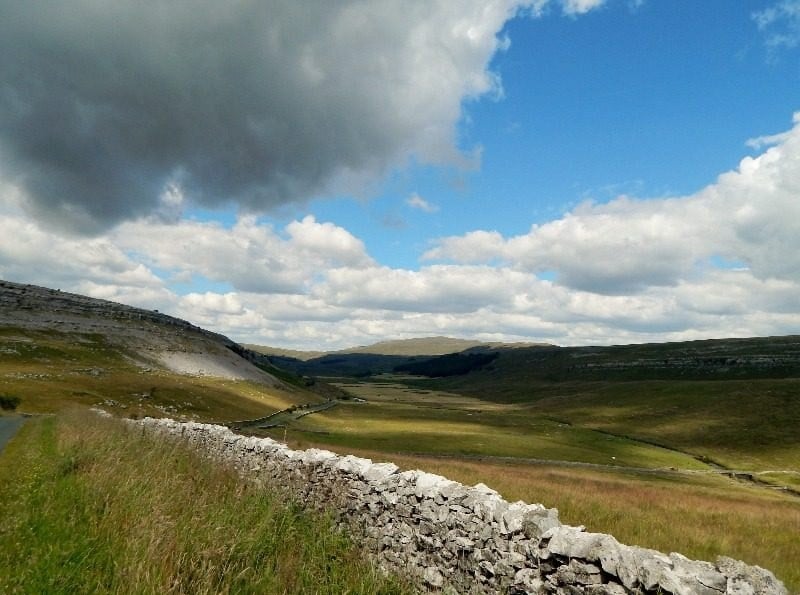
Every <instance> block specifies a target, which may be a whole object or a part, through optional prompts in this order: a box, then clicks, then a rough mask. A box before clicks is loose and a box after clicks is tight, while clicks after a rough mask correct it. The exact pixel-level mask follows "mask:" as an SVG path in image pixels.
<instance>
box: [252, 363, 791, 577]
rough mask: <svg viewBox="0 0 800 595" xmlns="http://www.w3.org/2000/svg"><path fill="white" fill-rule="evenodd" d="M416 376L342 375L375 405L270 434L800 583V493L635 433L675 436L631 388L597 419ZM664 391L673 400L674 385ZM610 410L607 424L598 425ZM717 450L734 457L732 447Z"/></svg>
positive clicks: (345, 408)
mask: <svg viewBox="0 0 800 595" xmlns="http://www.w3.org/2000/svg"><path fill="white" fill-rule="evenodd" d="M407 380H408V379H405V378H403V377H399V376H394V377H384V378H382V379H379V380H376V381H374V382H371V381H359V382H356V381H353V380H352V379H350V380H344V379H342V380H341V381H340V382H339V383H338V384H337V385H338V386H340V387H342V388H345V389H347V390H348V391H349V392H351V393H352V394H353V395H355V396H357V397H360V398H362V399H365V400H366V401H367V402H365V403H358V402H356V403H343V404H340V405H339V406H338V407H336V408H334V409H332V410H329V411H326V412H323V413H319V414H315V415H312V416H308V417H305V418H302V419H301V420H298V421H297V422H293V423H291V424H290V425H289V427H288V428H283V429H274V430H271V431H267V432H265V433H266V434H268V435H271V436H272V437H274V438H277V439H284V438H286V439H288V440H289V441H290V443H291V444H293V445H294V446H296V447H300V448H307V447H310V446H316V447H321V448H331V449H333V450H336V451H339V452H342V453H349V452H356V453H359V454H362V455H363V456H369V457H370V458H374V459H376V460H390V461H392V462H395V463H397V464H400V465H404V466H406V467H408V468H422V469H425V470H427V471H430V472H434V473H440V474H442V475H445V476H447V477H450V478H452V479H457V480H459V481H462V482H464V483H468V484H474V483H478V482H483V483H486V484H487V485H490V486H492V487H493V488H495V489H497V490H499V491H500V492H501V493H502V494H503V495H504V496H505V497H506V498H507V499H509V500H516V499H522V500H525V501H527V502H541V503H543V504H545V505H546V506H550V507H555V508H558V509H559V510H560V511H561V517H562V520H564V521H565V522H568V523H571V524H582V525H586V526H587V527H588V528H589V530H592V531H600V532H608V533H611V534H613V535H614V536H616V537H617V538H618V539H620V540H622V541H623V542H626V543H630V544H636V545H641V546H643V547H651V548H655V549H659V550H662V551H679V552H681V553H683V554H685V555H689V556H691V557H694V558H698V559H708V560H713V559H714V558H715V557H716V556H718V555H727V556H732V557H735V558H740V559H743V560H745V561H747V562H749V563H752V564H758V565H761V566H764V567H765V568H769V569H770V570H772V571H773V572H776V573H777V574H778V576H779V577H780V578H781V579H782V580H784V581H785V582H786V583H787V585H788V586H789V587H790V588H791V589H793V590H800V565H797V564H796V560H799V559H800V539H798V536H800V498H798V497H796V496H792V495H791V494H787V493H783V492H780V491H776V490H771V489H768V488H767V487H764V486H761V487H759V486H755V485H749V484H747V483H744V482H741V481H737V480H734V479H731V478H729V477H727V476H723V475H720V474H718V473H717V471H718V469H717V468H716V467H715V466H714V465H711V464H709V463H707V462H703V461H701V460H698V458H696V457H695V455H697V456H700V455H702V452H703V451H702V450H699V451H697V452H693V453H692V454H687V453H684V452H681V450H680V449H679V448H678V447H679V446H682V445H681V444H678V445H676V446H675V447H673V448H663V447H659V446H657V445H655V444H651V443H648V442H643V441H640V440H634V439H628V438H625V437H623V436H622V435H623V434H625V435H640V436H641V434H642V432H645V431H647V430H649V431H653V434H652V436H650V435H648V434H646V433H645V436H644V437H645V438H649V437H653V438H654V439H655V440H656V441H659V442H661V443H662V444H669V442H668V441H667V440H666V439H665V436H666V433H665V432H655V430H653V428H651V427H649V426H645V427H640V426H641V424H644V423H645V422H646V420H643V419H642V418H640V417H637V415H639V416H641V415H643V414H642V413H641V411H638V412H637V410H636V408H635V407H636V403H637V401H636V399H635V396H634V395H633V392H632V393H631V395H630V397H629V398H630V402H629V403H628V404H627V405H628V406H629V407H630V409H629V410H628V411H629V412H631V416H632V417H631V418H629V419H625V418H624V416H623V415H622V412H621V410H620V409H619V408H617V409H616V410H615V407H616V406H619V407H621V405H622V403H623V402H624V399H622V397H618V401H617V402H616V403H615V405H614V406H609V408H608V409H607V410H604V409H603V408H600V407H598V409H597V411H596V412H595V413H594V417H592V416H591V415H590V414H591V413H592V409H591V407H590V406H589V405H587V402H588V401H585V402H580V403H579V404H575V405H574V407H573V408H572V409H570V408H569V407H567V406H564V407H561V408H555V407H539V406H538V405H537V404H534V405H531V404H529V403H515V404H503V403H497V402H492V401H485V400H481V399H479V398H477V397H476V396H465V395H461V394H456V393H452V392H446V391H437V390H432V389H430V388H427V389H426V388H422V385H421V384H418V383H415V384H414V385H413V386H408V385H406V384H404V382H406V381H407ZM680 388H681V387H677V388H675V390H676V391H677V394H678V395H680V394H681V390H680ZM712 388H714V387H712ZM698 390H699V389H698ZM719 390H720V394H722V393H723V392H724V391H723V390H722V389H721V388H720V389H719ZM662 398H663V399H667V400H668V399H669V392H668V391H667V394H666V396H662ZM675 399H676V400H679V397H675ZM565 400H566V399H565ZM543 402H544V401H543ZM556 412H557V415H554V413H556ZM580 412H582V413H583V414H584V415H585V416H586V417H585V418H581V417H579V415H578V414H579V413H580ZM615 414H616V415H619V416H620V419H619V420H618V421H617V420H615V417H614V415H615ZM706 414H707V415H708V416H709V419H712V418H711V417H710V416H711V413H710V412H707V413H706ZM573 415H574V417H572V416H573ZM603 415H607V416H608V417H607V418H606V422H607V423H606V424H605V425H604V424H601V423H599V422H598V420H600V419H603ZM584 423H585V424H586V426H584V425H583V424H584ZM613 424H616V425H613ZM637 424H639V425H637ZM782 425H783V426H786V425H787V423H783V424H782ZM665 427H667V426H666V425H665ZM777 431H778V432H780V431H783V430H777ZM606 432H612V433H614V434H616V433H617V432H619V434H620V435H609V434H608V433H606ZM797 446H800V445H797ZM709 452H713V454H714V455H715V458H724V457H723V456H720V453H721V452H722V451H719V450H710V451H709ZM426 455H427V456H426ZM529 459H537V461H535V462H534V461H531V460H529ZM547 460H550V463H549V464H548V463H547V462H546V461H547ZM754 460H755V461H757V462H758V461H759V460H760V459H754ZM788 460H789V461H791V460H792V459H791V458H789V459H788ZM559 461H561V462H562V463H559ZM736 461H737V462H741V460H740V459H736ZM569 462H577V463H579V464H578V465H574V464H570V463H569ZM761 462H762V463H764V461H761ZM784 462H785V461H784ZM791 477H796V475H790V474H778V475H776V476H775V477H771V478H770V477H764V478H763V479H772V480H774V481H776V482H779V483H789V484H791V481H784V480H786V479H787V478H791Z"/></svg>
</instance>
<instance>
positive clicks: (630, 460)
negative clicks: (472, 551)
mask: <svg viewBox="0 0 800 595" xmlns="http://www.w3.org/2000/svg"><path fill="white" fill-rule="evenodd" d="M799 345H800V338H798V337H773V338H754V339H735V340H720V341H699V342H698V341H695V342H687V343H675V344H664V345H632V346H619V347H581V348H560V347H555V346H552V345H513V346H511V345H498V344H481V343H474V342H466V343H465V342H462V341H459V340H455V341H452V340H447V339H443V338H434V339H433V340H414V341H404V342H389V343H383V344H379V345H378V346H377V347H361V348H357V349H354V350H352V352H351V353H347V352H337V353H332V354H324V353H314V354H312V355H311V356H310V357H305V356H304V355H303V354H298V353H295V354H294V356H293V357H291V358H289V357H288V355H286V354H283V355H274V351H271V350H269V349H268V348H256V347H255V346H240V345H238V344H236V343H235V342H234V341H232V340H230V339H228V338H227V337H223V336H221V335H218V334H214V333H210V332H208V331H205V330H203V329H200V328H198V327H195V326H193V325H191V324H190V323H188V322H185V321H182V320H179V319H176V318H173V317H170V316H167V315H164V314H161V313H158V312H150V311H147V310H141V309H137V308H130V307H128V306H123V305H121V304H115V303H113V302H107V301H103V300H94V299H90V298H86V297H83V296H77V295H74V294H67V293H65V292H59V291H56V290H49V289H45V288H39V287H34V286H25V285H19V284H14V283H9V282H0V396H2V397H3V398H4V399H6V400H7V401H4V402H9V403H13V404H15V405H16V408H17V410H18V411H20V412H25V413H61V412H64V411H67V410H69V409H71V408H73V407H74V406H75V405H79V406H82V407H99V408H102V409H104V410H106V411H109V412H111V413H113V414H114V415H116V416H121V417H139V416H143V415H154V416H168V417H173V418H178V419H187V420H189V419H194V420H199V421H216V422H227V423H230V424H231V425H233V426H235V427H240V428H241V430H242V431H243V432H247V433H252V434H255V435H268V436H271V437H273V438H277V439H279V440H284V439H285V440H286V441H288V442H289V443H290V444H291V445H292V446H294V447H310V446H319V447H324V448H330V449H332V450H336V451H338V452H342V453H355V454H361V455H364V456H369V457H371V458H375V459H380V460H388V461H392V462H395V463H397V464H400V465H403V466H406V467H407V468H421V469H425V470H427V471H431V472H436V473H441V474H444V475H446V476H448V477H452V478H453V479H456V480H459V481H462V482H465V483H477V482H484V483H487V484H489V485H491V486H492V487H495V488H496V489H498V490H500V491H501V493H502V494H503V495H504V496H505V497H506V498H507V499H509V500H516V499H522V500H525V501H528V502H542V503H543V504H545V505H546V506H552V507H556V508H559V509H560V510H561V512H562V518H563V519H564V520H566V521H567V522H570V523H573V524H584V525H586V526H587V527H588V528H589V529H590V530H594V531H601V532H609V533H613V534H614V535H615V536H617V537H618V538H619V539H621V540H625V541H628V542H630V543H635V544H638V545H642V546H645V547H653V548H657V549H660V550H665V551H680V552H682V553H684V554H686V555H689V556H692V557H697V558H704V559H712V558H713V557H714V556H716V555H720V554H721V555H728V556H733V557H737V558H741V559H743V560H745V561H747V562H749V563H753V564H759V565H762V566H764V567H766V568H769V569H771V570H773V571H774V572H776V573H777V574H778V576H779V577H780V578H781V579H782V580H784V581H785V582H786V583H787V585H788V586H789V587H790V589H795V590H797V589H800V568H798V567H797V565H796V564H795V563H794V561H796V560H797V559H800V540H798V539H797V536H798V535H800V497H798V495H797V492H800V397H799V395H800V380H798V361H799V360H800V347H798V346H799ZM453 349H455V350H457V351H455V352H452V351H450V350H453ZM257 351H258V352H261V353H258V352H257ZM373 352H374V353H373ZM270 353H273V354H272V355H270ZM301 356H302V358H301ZM285 362H289V363H288V364H287V365H286V367H285V368H283V367H276V366H281V365H282V364H283V363H285ZM298 374H299V375H300V376H298ZM279 412H282V413H279ZM309 412H312V413H310V414H309ZM273 414H277V415H273ZM270 416H273V417H270ZM268 419H271V420H272V422H271V423H270V422H268V421H265V420H268ZM242 420H256V421H255V422H253V423H250V424H248V423H242ZM233 422H237V423H233Z"/></svg>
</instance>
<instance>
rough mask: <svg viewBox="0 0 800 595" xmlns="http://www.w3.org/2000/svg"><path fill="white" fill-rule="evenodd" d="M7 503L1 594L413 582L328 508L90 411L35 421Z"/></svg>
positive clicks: (11, 465)
mask: <svg viewBox="0 0 800 595" xmlns="http://www.w3.org/2000/svg"><path fill="white" fill-rule="evenodd" d="M0 503H2V519H3V522H2V523H0V592H3V593H37V594H38V593H168V592H169V593H193V594H194V593H331V594H339V593H365V594H366V593H387V594H389V593H404V592H410V590H409V588H408V586H405V585H404V584H403V583H402V582H401V581H398V580H396V579H393V578H387V577H384V576H383V575H381V574H379V573H378V572H377V571H375V570H374V569H373V567H372V566H371V565H370V564H368V563H366V562H364V561H363V560H362V558H361V557H360V556H359V554H358V553H357V551H356V550H355V549H354V547H353V545H352V544H351V543H350V542H349V541H348V539H347V538H346V537H345V536H343V535H342V534H340V533H338V532H336V531H334V530H333V524H332V521H331V519H329V518H327V517H325V516H320V515H319V514H311V513H307V512H304V511H302V510H301V509H300V508H298V507H297V506H296V505H295V504H294V503H292V502H291V501H290V500H286V499H285V498H284V497H282V496H281V495H280V494H278V493H276V492H273V491H271V490H269V489H266V488H259V487H256V486H255V485H254V484H251V483H247V482H244V481H243V480H241V479H240V478H239V477H238V476H236V475H235V474H234V473H233V472H232V471H230V470H227V469H225V468H223V467H221V466H219V465H217V464H213V463H211V462H209V461H206V460H204V459H201V458H199V457H198V456H197V455H195V454H194V453H192V452H190V451H188V450H187V449H186V448H185V447H181V446H179V445H174V444H169V443H166V442H164V441H161V440H159V439H158V438H154V437H152V436H145V435H143V434H142V432H141V431H137V430H135V429H128V428H124V427H123V426H122V425H121V424H120V423H119V422H116V421H113V420H103V419H99V418H98V417H97V416H93V415H91V414H88V413H75V412H72V413H69V414H66V415H61V416H58V417H49V418H37V419H32V420H29V421H28V423H27V424H26V425H25V426H24V427H23V429H22V430H21V431H20V433H19V434H18V435H17V436H16V437H15V438H14V439H13V440H12V442H11V443H10V444H9V445H8V446H7V448H6V450H5V451H4V452H3V453H2V455H0Z"/></svg>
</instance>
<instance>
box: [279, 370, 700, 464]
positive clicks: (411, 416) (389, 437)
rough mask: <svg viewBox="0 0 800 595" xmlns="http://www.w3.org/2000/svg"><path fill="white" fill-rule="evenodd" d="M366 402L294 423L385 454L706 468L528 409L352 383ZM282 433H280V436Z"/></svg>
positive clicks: (682, 457) (334, 442)
mask: <svg viewBox="0 0 800 595" xmlns="http://www.w3.org/2000/svg"><path fill="white" fill-rule="evenodd" d="M341 386H346V387H348V390H350V391H351V392H352V393H353V394H355V395H356V396H360V397H363V398H366V399H369V402H367V403H360V404H359V403H352V404H351V403H343V404H340V405H339V406H338V407H336V408H334V409H331V410H329V411H325V412H323V413H318V414H314V415H311V416H308V417H304V418H302V419H301V420H298V421H297V422H295V423H292V424H291V426H290V427H291V429H292V430H293V431H295V432H296V433H302V432H305V433H306V435H307V436H308V437H310V436H314V435H316V436H317V438H316V439H317V440H319V441H323V442H326V443H329V444H331V445H336V446H341V447H348V446H350V447H354V448H372V449H379V450H382V451H384V452H401V453H435V454H450V455H472V456H495V457H517V458H534V459H554V460H567V461H582V462H586V463H593V464H599V465H621V466H628V467H645V468H662V467H678V468H684V469H706V468H707V465H705V464H703V463H701V462H699V461H697V460H695V459H694V458H692V457H690V456H687V455H685V454H682V453H679V452H675V451H673V450H669V449H665V448H659V447H657V446H653V445H651V444H645V443H642V442H637V441H634V440H630V439H627V438H621V437H616V436H610V435H607V434H602V433H599V432H596V431H594V430H591V429H586V428H582V427H578V426H569V425H566V424H563V423H560V422H558V421H555V420H553V419H550V418H548V417H546V416H542V415H532V414H531V413H530V412H529V411H527V410H526V409H524V408H519V407H512V406H503V405H499V404H493V403H481V402H480V401H479V400H477V399H475V398H470V397H463V396H459V395H452V394H449V393H437V392H423V391H419V390H418V389H409V388H407V387H403V386H402V385H400V384H397V383H388V382H381V383H369V382H365V383H360V384H356V383H352V382H351V383H348V384H344V385H341ZM278 433H280V430H278Z"/></svg>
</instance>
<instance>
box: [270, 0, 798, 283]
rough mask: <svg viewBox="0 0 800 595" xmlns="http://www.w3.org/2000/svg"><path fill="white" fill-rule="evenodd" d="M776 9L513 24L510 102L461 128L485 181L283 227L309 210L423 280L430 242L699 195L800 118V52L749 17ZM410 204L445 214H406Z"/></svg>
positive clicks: (466, 178)
mask: <svg viewBox="0 0 800 595" xmlns="http://www.w3.org/2000/svg"><path fill="white" fill-rule="evenodd" d="M774 5H775V2H770V1H764V2H741V3H738V2H737V3H732V2H730V1H729V0H708V1H703V2H697V1H686V0H683V1H681V0H679V1H674V2H672V1H671V2H663V1H654V0H651V1H650V2H644V3H642V4H641V5H638V6H635V5H632V4H631V3H629V2H625V1H616V2H614V1H610V2H607V3H606V4H605V5H603V6H602V7H600V8H598V9H595V10H592V11H590V12H588V13H586V14H583V15H580V16H564V15H563V13H562V12H561V11H559V10H558V9H557V8H556V7H552V8H551V9H550V10H548V12H547V13H546V14H545V15H543V16H542V17H540V18H534V17H531V16H530V15H525V14H523V15H521V16H518V17H517V18H514V19H512V20H510V21H509V22H508V23H507V24H506V25H505V27H504V28H503V30H502V32H501V33H500V35H501V36H505V37H506V38H507V39H508V40H509V42H510V45H509V47H508V49H506V50H501V51H498V52H497V54H496V55H495V56H494V58H493V59H492V61H491V66H490V67H491V70H492V71H493V72H495V73H497V74H498V75H499V77H500V78H501V80H502V87H503V93H502V96H501V97H499V98H492V97H482V98H480V99H478V100H468V101H466V102H465V103H464V110H463V111H464V114H463V118H462V120H461V121H460V122H459V126H458V134H459V144H460V146H461V148H462V149H463V150H465V151H470V150H473V149H474V148H475V147H480V148H481V160H480V167H479V168H478V169H476V170H475V171H461V170H456V169H452V168H437V167H430V166H422V167H419V166H418V167H410V168H404V169H403V170H402V171H400V172H397V173H396V174H395V175H392V176H389V178H388V179H387V180H386V181H384V183H383V184H382V185H381V188H380V189H379V190H378V191H377V192H376V193H375V194H371V195H369V200H364V199H363V197H357V198H354V197H348V196H345V197H340V198H337V199H331V198H330V197H329V196H324V197H321V198H320V199H318V200H315V201H313V202H312V203H311V204H310V205H308V206H303V207H300V208H296V209H292V210H291V211H289V213H288V215H289V216H290V217H301V216H302V215H303V214H304V213H306V212H313V213H315V214H316V215H317V217H318V218H320V219H322V220H326V221H333V222H335V223H337V224H339V225H342V226H343V227H345V228H347V229H348V230H350V231H352V232H353V233H355V234H356V235H357V236H358V237H360V238H361V239H363V240H364V242H365V243H366V245H367V248H368V249H369V252H370V254H372V255H373V256H375V257H376V258H378V259H379V260H380V262H382V263H385V264H388V265H390V266H397V267H405V268H416V267H418V266H419V257H420V256H421V255H422V253H423V252H424V251H425V250H426V249H427V247H428V242H429V241H430V240H431V238H434V237H438V236H442V235H454V234H459V233H464V232H466V231H471V230H474V229H493V230H497V231H500V232H501V233H503V234H519V233H524V232H525V231H527V229H528V228H529V227H530V225H531V224H533V223H543V222H546V221H548V220H550V219H553V218H556V217H558V216H560V215H562V214H563V213H564V212H566V211H568V210H569V209H571V208H573V207H574V206H576V205H577V204H579V203H580V202H583V201H586V200H591V201H597V202H605V201H608V200H610V199H612V198H614V197H616V196H617V195H619V194H631V195H634V196H637V197H640V198H653V197H663V196H679V195H687V194H691V193H693V192H696V191H697V190H699V189H701V188H702V187H704V186H706V185H708V184H711V183H713V182H714V180H715V179H716V177H717V176H718V175H719V174H720V173H722V172H724V171H727V170H730V169H733V168H735V167H736V166H737V165H738V163H739V161H740V160H741V159H742V157H744V156H745V155H750V154H755V151H753V150H752V149H750V148H748V147H747V145H746V144H745V143H746V141H747V140H748V139H751V138H754V137H757V136H761V135H764V134H769V133H770V131H772V132H779V131H782V130H784V129H786V128H787V126H788V123H789V122H790V120H791V114H792V112H793V111H794V110H795V109H798V106H800V52H798V51H797V49H795V48H785V49H774V50H771V49H770V48H769V46H768V43H767V42H768V40H769V39H770V35H772V34H775V33H777V32H778V29H779V28H780V24H778V23H776V26H775V27H774V29H775V31H774V32H772V31H770V30H768V31H760V30H759V28H758V26H757V23H756V20H755V17H754V15H755V14H757V13H759V11H764V10H767V9H768V8H770V7H771V6H774ZM785 26H788V24H787V25H785ZM413 194H418V195H419V196H421V197H423V198H424V199H425V200H426V201H428V202H429V203H431V204H432V205H435V206H436V208H437V209H436V211H435V212H433V213H426V212H424V211H420V210H419V209H416V210H415V209H412V208H410V207H409V206H408V205H407V203H406V201H407V200H408V198H409V197H410V196H412V195H413ZM272 220H274V221H276V222H277V223H278V224H280V223H283V222H284V221H285V220H286V216H284V217H283V218H281V217H277V218H274V217H273V218H272Z"/></svg>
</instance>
